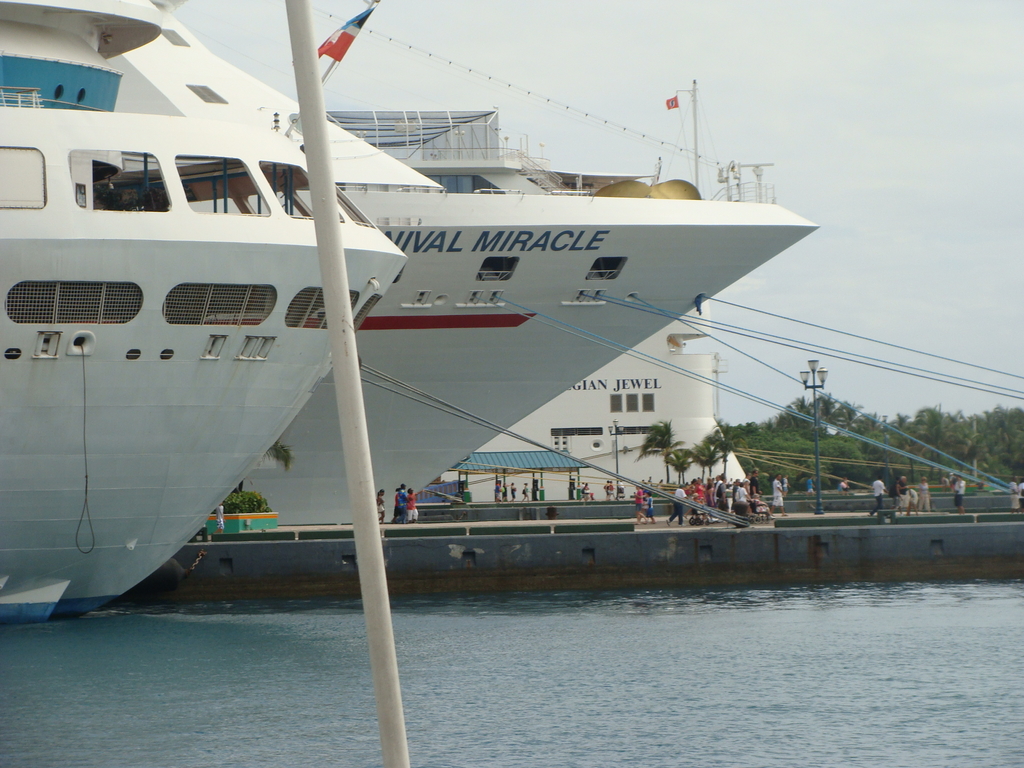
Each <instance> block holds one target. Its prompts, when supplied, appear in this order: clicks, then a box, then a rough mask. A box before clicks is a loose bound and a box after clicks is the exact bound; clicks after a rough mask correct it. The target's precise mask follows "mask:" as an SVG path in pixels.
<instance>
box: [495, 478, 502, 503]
mask: <svg viewBox="0 0 1024 768" xmlns="http://www.w3.org/2000/svg"><path fill="white" fill-rule="evenodd" d="M500 501H501V480H499V479H498V478H494V503H495V504H497V503H498V502H500Z"/></svg>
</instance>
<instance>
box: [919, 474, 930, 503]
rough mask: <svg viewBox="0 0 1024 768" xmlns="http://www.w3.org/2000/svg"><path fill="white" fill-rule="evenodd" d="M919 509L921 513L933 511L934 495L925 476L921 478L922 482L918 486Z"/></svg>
mask: <svg viewBox="0 0 1024 768" xmlns="http://www.w3.org/2000/svg"><path fill="white" fill-rule="evenodd" d="M917 509H918V511H919V512H931V511H932V493H931V491H930V490H929V489H928V478H927V477H925V476H922V477H921V482H920V483H919V484H918V486H917Z"/></svg>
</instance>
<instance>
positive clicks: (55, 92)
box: [53, 84, 64, 101]
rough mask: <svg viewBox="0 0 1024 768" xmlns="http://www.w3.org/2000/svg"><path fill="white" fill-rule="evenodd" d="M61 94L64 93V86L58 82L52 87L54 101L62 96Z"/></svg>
mask: <svg viewBox="0 0 1024 768" xmlns="http://www.w3.org/2000/svg"><path fill="white" fill-rule="evenodd" d="M63 95H64V86H63V85H60V84H58V85H57V87H56V88H54V89H53V100H54V101H60V97H61V96H63Z"/></svg>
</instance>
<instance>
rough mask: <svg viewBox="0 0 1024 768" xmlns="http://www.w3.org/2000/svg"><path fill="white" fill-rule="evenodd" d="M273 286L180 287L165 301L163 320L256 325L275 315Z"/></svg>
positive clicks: (193, 323) (172, 322) (217, 284)
mask: <svg viewBox="0 0 1024 768" xmlns="http://www.w3.org/2000/svg"><path fill="white" fill-rule="evenodd" d="M276 304H277V290H276V289H275V288H274V286H272V285H244V284H234V283H180V284H178V285H176V286H174V287H173V288H172V289H171V290H170V291H168V293H167V296H166V298H164V306H163V314H164V320H166V321H167V322H168V323H170V324H171V325H246V326H249V325H259V324H260V323H262V322H263V321H264V320H266V319H267V318H268V317H270V313H271V312H273V311H274V306H275V305H276Z"/></svg>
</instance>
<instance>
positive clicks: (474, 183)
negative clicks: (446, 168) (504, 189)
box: [428, 174, 498, 194]
mask: <svg viewBox="0 0 1024 768" xmlns="http://www.w3.org/2000/svg"><path fill="white" fill-rule="evenodd" d="M428 178H429V179H430V180H431V181H436V182H437V183H438V184H440V185H441V186H442V187H444V189H445V192H449V193H453V194H470V193H472V192H476V191H477V190H478V189H497V188H498V187H496V186H495V185H494V184H492V183H491V182H489V181H488V180H487V179H485V178H484V177H483V176H478V175H477V174H462V175H445V176H429V177H428Z"/></svg>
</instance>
